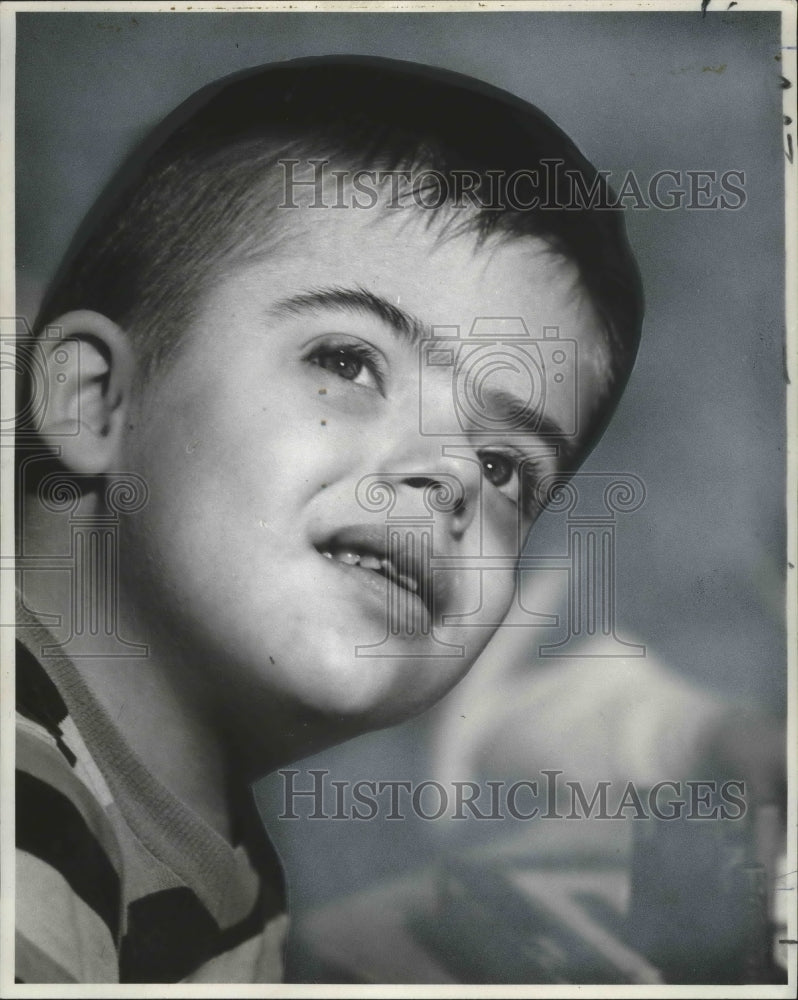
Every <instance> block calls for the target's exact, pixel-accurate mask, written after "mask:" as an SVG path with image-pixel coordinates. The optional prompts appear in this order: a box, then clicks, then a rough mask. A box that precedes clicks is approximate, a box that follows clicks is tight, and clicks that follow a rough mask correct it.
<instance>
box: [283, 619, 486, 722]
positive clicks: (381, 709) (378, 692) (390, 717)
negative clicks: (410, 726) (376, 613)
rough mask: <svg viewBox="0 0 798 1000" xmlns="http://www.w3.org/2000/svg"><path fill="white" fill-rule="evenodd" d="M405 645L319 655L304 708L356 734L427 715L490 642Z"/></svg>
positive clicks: (416, 642)
mask: <svg viewBox="0 0 798 1000" xmlns="http://www.w3.org/2000/svg"><path fill="white" fill-rule="evenodd" d="M460 638H461V641H460V642H459V643H454V642H453V641H452V642H451V643H450V644H444V642H443V641H442V640H438V641H435V640H434V639H431V638H428V640H419V639H418V637H414V638H413V640H412V641H405V642H402V639H401V637H396V641H395V642H393V643H390V642H385V643H380V644H377V645H373V646H362V647H358V648H356V649H355V648H352V647H351V646H349V647H345V648H342V649H338V650H336V649H335V648H334V647H330V646H328V647H327V648H326V649H325V650H324V651H320V653H319V658H318V660H317V664H316V666H317V669H316V671H315V672H314V683H313V685H312V687H311V689H309V690H308V689H305V690H303V691H302V692H301V697H302V698H303V700H304V701H305V703H306V705H307V706H308V707H309V708H311V710H314V711H316V712H318V713H319V714H320V715H322V716H324V717H326V718H327V719H329V720H332V721H333V722H335V721H339V722H340V723H341V725H342V728H344V729H346V730H353V731H356V732H358V733H362V732H367V731H369V730H372V729H382V728H384V727H386V726H392V725H396V724H398V723H401V722H404V721H406V720H408V719H410V718H413V717H414V716H416V715H418V714H420V713H421V712H424V711H425V710H426V709H428V708H430V707H431V706H432V705H434V704H435V703H436V702H438V701H439V700H440V699H441V698H442V697H444V695H445V694H446V693H447V692H448V691H450V690H451V689H452V688H453V687H454V686H455V685H456V684H457V683H458V682H459V681H460V680H461V679H462V678H463V677H464V676H465V674H466V673H467V672H468V670H469V669H470V668H471V666H472V664H473V663H474V661H475V660H476V659H477V657H478V656H479V654H480V653H481V651H482V649H483V648H484V646H485V644H486V641H487V639H484V640H483V641H478V642H475V641H474V640H475V639H476V636H469V637H468V638H469V641H468V642H467V643H463V641H462V636H461V637H460Z"/></svg>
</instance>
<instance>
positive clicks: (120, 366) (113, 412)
mask: <svg viewBox="0 0 798 1000" xmlns="http://www.w3.org/2000/svg"><path fill="white" fill-rule="evenodd" d="M54 328H55V329H57V330H58V331H59V333H60V336H58V337H52V338H50V337H42V338H40V341H39V346H40V349H41V357H42V360H43V362H44V364H45V366H46V369H47V399H46V401H45V404H44V405H43V406H42V407H41V408H40V410H39V414H38V425H37V430H38V433H39V436H40V437H41V439H42V441H44V443H45V444H47V445H48V446H49V447H50V448H52V449H53V451H54V452H55V453H56V454H58V455H59V456H60V458H61V461H62V462H63V463H64V465H66V466H67V468H69V469H71V470H72V471H73V472H83V473H87V474H89V475H102V474H103V473H106V472H111V471H113V467H114V465H115V463H116V462H117V459H118V455H119V449H120V445H121V443H122V438H123V435H124V428H125V421H126V417H127V411H128V408H129V404H130V392H131V386H132V381H133V371H134V357H133V351H132V348H131V345H130V342H129V340H128V337H127V335H126V334H125V332H124V331H123V330H122V329H121V327H119V326H118V325H117V324H116V323H114V322H112V321H111V320H110V319H108V318H107V317H106V316H103V315H102V314H101V313H97V312H93V311H91V310H88V309H80V310H75V311H73V312H69V313H64V315H62V316H59V317H58V319H56V320H54V321H53V322H52V323H49V324H48V330H52V329H54Z"/></svg>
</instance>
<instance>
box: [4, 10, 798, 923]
mask: <svg viewBox="0 0 798 1000" xmlns="http://www.w3.org/2000/svg"><path fill="white" fill-rule="evenodd" d="M696 8H698V3H696ZM352 52H356V53H363V54H376V55H387V56H392V57H395V58H406V59H410V60H415V61H418V62H424V63H430V64H434V65H439V66H444V67H448V68H451V69H454V70H458V71H461V72H465V73H469V74H472V75H474V76H476V77H479V78H481V79H483V80H486V81H489V82H491V83H494V84H497V85H499V86H501V87H504V88H506V89H507V90H510V91H512V92H514V93H516V94H519V95H520V96H522V97H525V98H527V99H528V100H531V101H533V102H534V103H536V104H538V105H539V106H540V107H541V108H542V109H543V110H544V111H545V112H546V113H547V114H549V115H550V116H551V117H552V118H554V120H555V121H556V122H557V123H558V124H560V125H561V126H562V127H563V128H564V129H565V131H566V132H567V133H568V134H570V135H571V136H572V138H573V139H574V140H575V141H576V142H577V144H578V145H579V146H580V147H581V148H582V149H583V151H584V152H585V153H586V155H587V156H588V157H589V158H590V159H591V160H592V161H593V162H594V163H596V165H597V166H599V167H600V168H604V169H608V170H611V171H612V172H613V176H614V177H615V178H616V179H617V178H619V177H622V176H623V175H624V174H625V173H626V171H628V170H630V169H634V170H635V172H636V173H637V175H638V176H639V177H641V178H643V179H644V180H645V179H647V178H649V177H650V176H651V175H652V174H653V173H655V172H656V171H658V170H663V169H671V170H682V171H684V170H690V169H692V170H696V169H706V170H716V171H718V172H722V171H724V170H731V169H734V170H743V171H745V174H746V191H747V194H748V202H747V205H746V207H745V208H744V209H743V210H740V211H726V212H718V211H703V212H702V211H687V210H679V211H674V212H663V211H657V210H649V211H634V212H630V213H628V225H629V229H630V234H631V239H632V242H633V245H634V247H635V249H636V251H637V253H638V255H639V259H640V263H641V267H642V271H643V277H644V282H645V287H646V294H647V302H648V306H647V320H646V324H645V331H644V340H643V347H642V350H641V354H640V358H639V362H638V365H637V368H636V371H635V374H634V376H633V378H632V381H631V384H630V386H629V389H628V391H627V394H626V396H625V398H624V400H623V402H622V404H621V407H620V410H619V413H618V415H617V417H616V419H615V421H614V423H613V425H612V426H611V428H610V429H609V431H608V432H607V433H606V435H605V437H604V439H603V440H602V442H601V443H600V445H599V447H598V448H597V449H596V451H595V452H594V454H593V455H592V457H591V459H590V460H589V465H588V468H590V469H596V470H598V469H608V470H627V471H629V472H633V473H635V474H636V475H638V476H639V477H640V478H641V479H642V480H643V481H644V482H645V484H646V489H647V494H648V495H647V502H646V505H645V507H644V508H643V509H642V510H641V511H640V512H638V513H637V514H635V515H633V516H631V515H630V516H629V517H628V518H627V519H625V520H624V521H623V524H622V525H621V526H620V527H619V537H618V574H619V575H618V607H619V618H620V620H621V624H622V627H626V628H628V629H629V630H631V632H633V633H634V637H635V638H636V639H637V640H638V641H642V642H644V643H646V644H647V645H648V646H649V648H650V649H651V650H652V651H656V653H657V655H658V656H659V657H660V658H661V659H662V660H664V661H665V662H666V663H668V664H669V665H670V666H671V667H672V668H673V669H674V670H677V671H681V672H683V673H684V674H685V675H687V676H689V677H691V678H693V679H694V680H695V681H696V682H697V683H698V684H700V685H701V686H703V687H706V688H710V689H713V690H716V691H719V692H722V693H724V694H727V695H730V696H731V697H734V698H737V699H740V700H743V701H748V702H751V703H756V704H760V705H762V706H764V707H766V708H770V709H772V710H776V711H779V710H781V707H782V706H783V703H784V693H785V677H786V668H785V636H784V623H783V604H784V590H783V586H784V548H785V501H784V462H785V424H784V363H783V336H784V333H783V326H784V308H783V297H784V287H783V285H784V281H783V269H784V265H783V242H784V233H783V171H784V158H783V157H784V153H783V137H782V122H781V118H782V91H781V89H780V62H779V58H780V39H779V21H778V15H776V14H768V13H754V14H752V13H745V12H738V11H731V12H728V13H722V12H720V11H717V12H714V11H712V10H710V12H709V15H708V16H707V17H706V18H702V17H701V16H700V14H699V13H698V10H697V9H696V11H695V12H694V13H668V12H658V13H653V14H638V13H612V14H605V13H599V12H589V13H579V14H568V13H554V12H545V13H544V12H535V13H529V12H520V11H517V12H512V13H496V12H493V13H488V14H476V13H474V14H462V13H450V14H397V13H391V14H353V13H349V14H321V15H309V14H277V13H270V14H201V15H190V14H173V15H170V14H152V13H150V14H139V13H136V14H130V13H68V14H21V15H19V16H18V18H17V137H16V141H17V147H16V148H17V163H18V174H17V266H18V275H19V286H18V287H19V291H18V296H19V299H18V313H21V314H25V315H28V316H29V317H30V318H31V319H32V317H33V314H34V313H35V309H36V306H37V304H38V301H39V298H40V296H41V294H42V291H43V288H44V286H45V284H46V282H47V281H48V280H49V278H50V276H51V274H52V273H53V271H54V269H55V267H56V266H57V265H58V262H59V260H60V257H61V255H62V253H63V251H64V250H65V248H66V246H67V244H68V242H69V240H70V238H71V236H72V234H73V232H74V229H75V228H76V226H77V224H78V223H79V222H80V220H81V219H82V217H83V215H84V213H85V212H86V210H87V209H88V208H89V207H90V205H91V203H92V201H93V199H94V198H95V196H96V195H97V193H98V191H99V188H100V186H101V185H102V184H103V183H104V181H105V180H106V179H107V178H108V176H109V175H110V172H111V171H112V170H113V168H114V167H115V166H116V165H117V164H118V162H119V161H120V160H121V158H122V157H123V156H124V154H125V153H126V152H127V151H128V150H129V149H130V148H131V146H132V145H133V144H134V143H135V142H136V141H137V140H138V139H139V138H140V137H141V136H143V135H144V134H145V133H146V132H147V131H148V129H149V128H150V127H151V126H152V125H153V124H154V123H155V122H157V121H158V120H159V119H160V118H161V117H162V116H163V115H164V114H165V113H167V112H168V111H169V110H171V109H172V108H173V107H174V106H175V105H176V104H178V103H179V102H180V101H181V100H183V99H184V98H185V97H187V96H188V95H189V94H191V93H192V92H193V91H194V90H196V89H197V88H198V87H200V86H201V85H203V84H205V83H207V82H208V81H210V80H213V79H215V78H217V77H219V76H222V75H225V74H227V73H230V72H234V71H235V70H237V69H240V68H243V67H247V66H251V65H255V64H258V63H262V62H269V61H273V60H281V59H287V58H292V57H298V56H305V55H317V54H325V53H352ZM554 520H555V519H553V518H551V517H546V516H544V518H543V519H542V521H541V522H540V524H539V526H538V528H537V529H536V533H535V537H534V539H533V548H534V549H536V550H538V551H542V552H547V551H556V550H559V549H561V547H562V541H561V531H562V526H561V524H559V523H554ZM520 641H523V640H520ZM477 669H478V668H477ZM429 718H430V717H427V718H422V719H421V720H417V721H415V722H413V723H411V724H409V725H407V726H405V727H401V728H399V729H397V730H393V731H388V732H385V733H378V734H373V735H371V736H369V737H366V738H364V739H361V740H358V741H354V742H353V743H351V744H349V745H347V746H345V747H343V748H341V749H340V750H339V751H337V756H336V755H334V754H328V755H326V756H325V759H324V765H325V766H328V767H330V768H331V770H333V771H335V776H336V777H346V776H347V775H348V774H352V775H357V776H361V774H365V773H366V772H365V770H364V766H365V765H364V762H366V761H367V762H368V776H369V777H372V778H377V779H379V778H380V777H382V776H383V775H384V776H390V777H398V776H402V777H412V776H413V773H415V772H416V771H418V773H421V771H423V763H421V762H423V760H424V747H425V746H426V744H427V737H428V734H429V733H428V731H429V727H430V725H431V722H430V721H429ZM432 718H433V719H434V715H433V716H432ZM271 787H272V786H270V785H269V784H268V783H267V784H266V785H264V786H263V789H262V794H263V796H264V799H263V801H264V803H265V804H266V805H267V806H268V803H269V801H270V797H269V791H270V788H271ZM272 790H273V789H272ZM321 826H322V827H324V828H325V829H324V830H321V829H317V828H314V827H313V825H312V824H309V823H302V824H296V825H295V826H294V827H292V829H291V830H290V835H285V834H283V835H282V836H281V835H280V832H279V831H278V832H277V834H276V836H277V839H278V842H279V843H280V847H281V850H282V851H283V853H284V855H285V857H286V861H287V864H288V869H289V877H290V881H291V886H292V892H293V894H294V897H295V900H296V902H297V904H298V905H299V906H300V907H302V906H305V905H310V904H311V903H313V902H314V901H316V900H318V899H321V898H324V897H329V896H333V895H335V894H336V893H339V892H342V891H345V890H349V889H353V888H356V887H357V886H358V885H360V884H364V883H366V882H368V881H369V880H371V879H376V878H378V877H381V876H383V875H385V874H388V873H390V872H393V871H399V870H400V869H401V868H402V867H403V866H404V865H406V864H412V863H413V860H414V858H416V856H420V855H421V854H422V853H423V850H424V848H423V844H422V846H419V845H420V844H421V841H423V835H422V834H419V831H418V830H417V829H416V828H415V827H414V826H413V824H394V825H393V826H392V827H391V829H390V831H388V832H387V833H386V829H385V827H384V826H382V825H378V824H361V825H360V826H357V825H353V824H351V823H342V824H329V823H328V824H321ZM331 826H332V827H334V828H335V829H331ZM317 849H318V850H319V851H324V852H325V856H326V857H328V858H329V852H330V850H331V849H332V851H333V853H334V856H335V857H336V863H335V864H333V865H331V864H330V863H329V860H327V861H326V862H325V863H324V864H323V865H321V864H316V863H315V858H316V851H317Z"/></svg>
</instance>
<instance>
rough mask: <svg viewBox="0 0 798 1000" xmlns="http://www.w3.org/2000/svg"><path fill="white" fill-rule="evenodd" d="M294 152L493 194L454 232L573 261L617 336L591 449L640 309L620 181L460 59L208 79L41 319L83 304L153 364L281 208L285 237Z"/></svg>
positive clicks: (126, 179) (103, 219) (95, 213)
mask: <svg viewBox="0 0 798 1000" xmlns="http://www.w3.org/2000/svg"><path fill="white" fill-rule="evenodd" d="M289 161H293V162H294V163H296V162H297V161H299V163H300V164H307V163H309V162H310V161H317V162H318V161H329V162H330V163H331V168H332V169H341V168H347V169H349V170H351V171H357V170H363V169H365V170H380V171H400V170H410V171H413V172H419V171H422V172H426V175H427V176H428V177H429V176H430V174H431V172H434V175H436V176H438V177H439V178H441V179H442V181H443V190H444V191H445V197H444V198H443V199H442V200H441V199H438V202H437V203H436V204H435V207H427V205H428V202H427V201H425V202H424V205H425V209H424V210H427V211H429V212H430V213H432V215H439V214H440V209H442V208H444V209H445V208H446V207H447V206H449V207H451V206H452V205H453V204H455V203H456V202H457V199H458V198H460V199H461V203H465V202H466V201H467V202H468V204H469V205H471V206H473V205H474V201H475V199H476V201H478V202H479V205H478V206H477V207H475V208H473V209H472V210H469V211H466V212H463V213H457V215H461V216H462V223H461V224H460V225H457V226H455V228H454V231H455V232H457V231H461V230H462V231H465V230H470V231H473V232H474V233H475V235H476V237H477V239H478V240H483V239H485V238H486V237H488V236H489V235H492V234H497V235H500V236H507V237H520V236H525V235H532V236H536V237H538V238H541V239H542V240H543V241H545V242H546V243H547V244H548V245H549V246H550V247H551V249H552V250H553V251H554V252H556V253H559V254H561V255H563V256H564V257H565V258H567V259H569V260H571V261H573V262H574V263H575V264H576V265H577V267H578V270H579V274H580V277H581V280H582V282H583V284H584V287H585V289H586V290H587V291H588V293H589V295H590V299H591V302H592V304H593V306H594V308H595V309H596V311H597V313H598V315H599V317H600V318H601V320H602V323H603V326H604V331H603V332H604V334H605V335H606V338H607V341H608V344H609V348H610V378H609V381H608V389H607V394H606V398H605V399H604V400H603V402H602V409H601V411H600V412H599V414H598V417H597V420H596V421H595V425H594V426H593V427H591V429H590V432H589V434H588V435H587V436H586V440H585V442H584V448H583V453H584V452H586V451H587V450H589V447H591V446H592V444H594V443H595V441H596V440H597V439H598V437H599V436H600V433H601V431H602V430H603V428H604V426H605V425H606V422H607V421H608V420H609V417H610V416H611V414H612V411H613V410H614V407H615V403H616V402H617V400H618V398H619V397H620V394H621V391H622V389H623V387H624V385H625V383H626V380H627V378H628V376H629V373H630V371H631V368H632V365H633V362H634V358H635V355H636V351H637V345H638V341H639V335H640V326H641V322H642V314H643V298H642V290H641V284H640V277H639V272H638V269H637V265H636V263H635V260H634V257H633V255H632V253H631V250H630V248H629V244H628V242H627V238H626V234H625V227H624V223H623V218H622V213H621V211H619V210H618V209H612V208H608V207H606V206H607V205H608V204H612V200H611V198H610V197H609V193H608V189H607V186H606V182H605V179H604V177H603V176H602V175H601V174H599V173H598V172H597V171H596V170H595V168H594V167H593V166H592V165H591V164H590V163H589V162H588V161H587V160H586V159H585V157H584V156H583V155H582V154H581V153H580V151H579V150H578V149H577V147H576V146H575V145H574V143H573V142H572V141H571V140H570V139H569V138H568V137H567V136H566V135H565V134H564V133H563V132H562V131H561V130H560V129H559V128H558V127H557V126H556V125H555V124H554V123H553V122H552V121H551V120H550V119H549V118H548V117H546V115H544V114H543V113H542V112H541V111H539V110H538V109H537V108H536V107H534V106H533V105H531V104H528V103H527V102H525V101H523V100H521V99H520V98H518V97H515V96H513V95H511V94H508V93H506V92H504V91H502V90H499V89H497V88H495V87H492V86H489V85H487V84H484V83H481V82H479V81H476V80H473V79H471V78H469V77H465V76H462V75H461V74H457V73H452V72H449V71H445V70H440V69H433V68H430V67H426V66H420V65H416V64H413V63H406V62H396V61H394V60H387V59H373V58H361V57H325V58H312V59H299V60H293V61H290V62H287V63H280V64H272V65H267V66H265V67H259V68H257V69H253V70H247V71H244V72H242V73H238V74H235V75H233V76H232V77H228V78H226V79H225V80H222V81H219V82H217V83H214V84H212V85H210V86H208V87H206V88H204V89H203V90H201V91H199V92H198V93H197V94H195V95H194V96H193V97H191V98H190V99H189V100H188V101H186V102H185V103H184V104H183V105H181V106H180V107H179V108H178V109H177V110H176V111H175V112H173V113H172V114H171V115H169V116H168V117H167V118H166V119H165V120H164V122H162V124H161V125H160V126H159V127H158V128H157V129H156V130H155V132H154V133H153V134H152V135H151V136H150V137H149V139H148V140H146V141H145V143H144V144H143V145H142V146H141V147H139V149H138V150H137V151H136V152H135V153H134V154H133V155H132V157H130V158H129V159H128V161H127V162H126V163H125V164H124V165H123V167H122V168H121V170H120V171H119V172H118V174H117V175H116V177H115V178H114V179H113V180H112V182H111V183H110V185H109V186H108V188H107V189H106V191H105V192H104V194H103V195H102V196H101V198H100V199H99V201H98V203H97V204H96V205H95V207H94V209H93V210H92V211H91V212H90V213H89V216H88V217H87V218H86V220H85V221H84V224H83V226H82V227H81V229H80V230H79V231H78V234H77V236H76V238H75V240H74V242H73V245H72V248H71V250H70V252H69V254H68V255H67V258H66V260H65V263H64V265H62V268H61V270H60V271H59V273H58V275H57V276H56V279H55V281H54V282H53V285H52V287H51V291H50V293H49V294H48V296H47V298H46V299H45V302H44V304H43V306H42V309H41V311H40V313H39V317H38V320H37V323H36V327H37V329H38V330H40V329H42V328H43V327H44V326H45V325H47V324H48V323H51V322H52V321H54V320H55V319H56V318H57V317H58V316H59V315H61V314H63V313H65V312H68V311H69V310H72V309H78V308H79V309H92V310H96V311H98V312H100V313H103V314H104V315H106V316H108V317H109V318H110V319H112V320H114V321H115V322H116V323H118V324H119V325H120V326H122V327H123V328H125V329H126V330H127V331H128V333H129V334H130V335H131V337H132V338H133V339H134V341H135V342H136V344H137V346H138V349H139V352H140V356H141V358H142V362H143V371H144V372H146V373H150V372H152V371H154V370H155V369H156V368H157V366H159V365H161V364H163V363H164V362H165V361H167V360H168V358H169V357H170V356H171V354H172V353H173V351H174V350H175V348H176V347H177V346H178V345H179V341H180V336H181V332H182V331H183V330H184V329H185V328H186V327H187V326H188V324H189V322H190V320H191V318H192V315H193V311H194V310H195V309H197V308H199V307H200V305H201V302H202V299H203V293H204V292H207V290H208V289H209V288H210V286H211V285H212V283H213V282H214V279H215V277H216V276H217V275H218V273H219V271H220V270H222V269H223V267H224V265H225V264H229V263H234V262H235V261H237V260H245V259H246V258H247V257H248V256H249V255H251V254H254V253H262V252H263V250H264V248H265V247H268V245H269V237H270V232H269V230H268V222H269V220H272V221H274V223H275V228H274V233H277V232H278V230H279V227H278V225H277V223H278V221H279V217H280V215H283V216H284V215H285V213H278V211H277V209H278V206H279V205H280V204H285V195H286V191H285V178H286V171H285V167H283V169H282V170H281V169H279V165H280V163H281V162H282V163H283V164H286V163H288V162H289ZM465 174H469V175H470V180H469V188H470V191H469V193H468V198H467V199H466V198H465V196H464V195H463V180H462V178H463V176H464V175H465ZM474 175H477V176H476V178H475V177H474ZM569 175H570V176H571V177H573V176H574V175H576V176H577V177H578V186H579V189H580V190H581V191H582V192H586V191H587V192H591V195H590V198H589V199H587V203H585V201H586V199H584V198H583V199H582V200H581V202H577V203H574V202H573V201H572V200H571V199H570V198H569V194H568V192H569V191H572V190H573V186H572V185H571V186H566V191H565V192H562V193H561V192H558V191H557V190H556V189H555V188H556V185H557V184H559V183H561V181H562V178H563V177H566V176H569ZM297 176H299V175H297ZM511 185H512V188H511ZM410 203H414V204H415V205H418V199H415V200H414V202H410ZM410 203H409V204H410ZM599 206H605V207H599ZM414 210H422V209H414ZM288 217H289V218H290V211H289V212H288Z"/></svg>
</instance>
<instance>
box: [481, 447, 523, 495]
mask: <svg viewBox="0 0 798 1000" xmlns="http://www.w3.org/2000/svg"><path fill="white" fill-rule="evenodd" d="M479 458H480V461H481V463H482V472H483V474H484V476H485V478H486V479H487V480H488V482H489V483H492V484H493V485H494V486H497V487H498V486H505V485H506V484H507V483H509V482H510V480H511V479H512V478H513V476H514V475H515V472H516V462H515V459H513V458H511V457H510V456H509V455H503V454H501V452H498V451H483V452H481V453H480V456H479Z"/></svg>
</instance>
